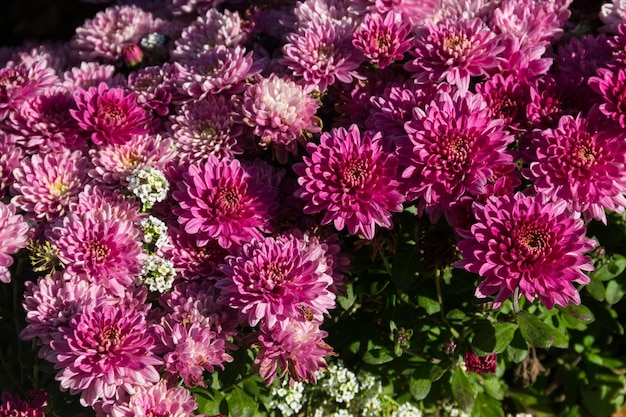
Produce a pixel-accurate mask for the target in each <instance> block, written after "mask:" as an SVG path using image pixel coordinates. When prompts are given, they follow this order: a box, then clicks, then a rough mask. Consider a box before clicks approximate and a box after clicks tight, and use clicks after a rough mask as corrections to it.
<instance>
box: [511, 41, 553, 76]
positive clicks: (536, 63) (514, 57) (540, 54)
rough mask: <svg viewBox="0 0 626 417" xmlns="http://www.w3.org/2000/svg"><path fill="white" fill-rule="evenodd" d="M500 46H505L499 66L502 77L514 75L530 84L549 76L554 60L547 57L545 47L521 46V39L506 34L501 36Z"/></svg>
mask: <svg viewBox="0 0 626 417" xmlns="http://www.w3.org/2000/svg"><path fill="white" fill-rule="evenodd" d="M500 44H501V45H502V46H504V51H502V53H501V54H500V58H501V59H500V65H499V68H500V71H499V73H500V74H501V75H502V76H508V75H514V76H516V77H517V78H518V79H519V80H520V81H524V82H527V83H528V82H531V81H532V80H534V79H535V78H538V77H539V76H542V75H545V74H547V72H548V71H549V70H550V67H551V66H552V62H553V59H552V58H550V57H548V56H547V54H546V47H545V46H543V45H524V46H521V45H520V41H519V39H517V38H515V37H514V36H512V35H506V34H505V35H500Z"/></svg>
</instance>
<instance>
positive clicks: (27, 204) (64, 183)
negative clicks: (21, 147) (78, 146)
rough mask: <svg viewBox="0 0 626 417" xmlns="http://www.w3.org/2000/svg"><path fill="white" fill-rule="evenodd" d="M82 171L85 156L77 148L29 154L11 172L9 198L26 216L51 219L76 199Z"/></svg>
mask: <svg viewBox="0 0 626 417" xmlns="http://www.w3.org/2000/svg"><path fill="white" fill-rule="evenodd" d="M86 174H87V159H86V158H85V157H84V156H83V155H82V154H81V152H80V151H74V152H72V153H70V152H69V151H66V152H63V153H49V154H45V155H43V156H42V155H40V154H35V155H32V156H31V157H30V158H28V159H24V160H23V161H22V163H21V165H20V166H19V167H18V168H17V169H16V170H15V172H14V173H13V176H14V177H15V182H14V183H13V185H12V187H11V190H12V191H13V194H14V197H13V199H12V202H13V204H15V205H16V206H17V207H19V208H20V209H21V210H24V211H26V212H28V213H29V216H32V217H34V218H36V219H38V220H45V221H48V222H52V221H54V220H56V219H58V218H59V217H61V216H62V215H64V214H65V213H66V212H67V209H68V207H69V205H70V204H71V203H72V202H74V201H76V199H77V196H78V193H79V192H80V191H81V190H82V189H83V187H84V185H85V184H86V183H87V175H86Z"/></svg>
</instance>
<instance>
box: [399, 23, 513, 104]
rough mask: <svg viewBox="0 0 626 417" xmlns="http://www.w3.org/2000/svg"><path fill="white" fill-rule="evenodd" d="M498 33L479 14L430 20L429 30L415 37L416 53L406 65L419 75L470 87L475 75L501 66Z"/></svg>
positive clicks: (466, 87) (463, 88) (413, 53)
mask: <svg viewBox="0 0 626 417" xmlns="http://www.w3.org/2000/svg"><path fill="white" fill-rule="evenodd" d="M503 49H504V48H503V47H501V46H499V45H498V39H497V37H496V35H495V34H494V33H493V32H492V31H491V30H490V29H489V28H488V27H487V26H486V25H485V24H484V23H483V21H482V20H480V19H479V18H474V19H462V20H458V21H454V20H449V19H446V20H443V21H441V22H438V23H432V22H429V23H428V25H427V31H426V32H425V35H424V36H422V37H418V38H417V39H416V40H415V49H414V50H412V51H411V52H410V53H411V54H412V55H413V56H414V57H415V59H413V60H412V61H409V62H407V63H406V64H405V65H404V68H405V69H406V70H407V71H409V72H413V73H415V76H416V77H417V78H418V79H426V80H429V81H431V82H436V83H437V82H441V81H446V82H447V83H449V84H451V85H455V86H456V87H457V88H458V89H459V90H460V91H462V92H465V91H467V90H468V88H469V84H470V78H471V77H472V76H474V77H476V76H481V75H485V74H487V73H488V71H490V70H493V69H495V68H496V67H497V66H498V61H499V60H498V54H499V53H500V52H502V50H503Z"/></svg>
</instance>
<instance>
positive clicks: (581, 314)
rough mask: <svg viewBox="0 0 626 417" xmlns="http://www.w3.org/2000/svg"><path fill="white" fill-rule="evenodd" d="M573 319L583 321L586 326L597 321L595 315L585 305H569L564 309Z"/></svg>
mask: <svg viewBox="0 0 626 417" xmlns="http://www.w3.org/2000/svg"><path fill="white" fill-rule="evenodd" d="M564 310H565V311H566V312H567V313H568V314H569V315H571V316H572V317H574V318H576V319H578V320H580V321H582V322H583V323H585V324H589V323H592V322H593V321H594V320H595V317H594V316H593V313H592V312H591V310H589V308H587V307H586V306H584V305H582V304H581V305H574V304H568V305H567V307H565V309H564Z"/></svg>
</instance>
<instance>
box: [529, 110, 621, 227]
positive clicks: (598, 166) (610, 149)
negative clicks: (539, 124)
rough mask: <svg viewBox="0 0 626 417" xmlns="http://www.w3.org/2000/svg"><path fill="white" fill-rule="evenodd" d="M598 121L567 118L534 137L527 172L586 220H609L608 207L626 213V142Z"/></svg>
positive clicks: (543, 190) (541, 189)
mask: <svg viewBox="0 0 626 417" xmlns="http://www.w3.org/2000/svg"><path fill="white" fill-rule="evenodd" d="M592 117H593V116H592ZM597 121H598V120H597V118H596V119H595V120H594V119H593V118H592V119H590V120H589V121H587V120H586V119H584V118H583V117H582V116H580V115H579V116H577V117H576V118H573V117H572V116H563V117H561V119H560V120H559V125H558V127H556V128H555V129H547V130H544V131H542V132H541V134H540V136H537V137H536V138H535V139H534V140H533V141H532V146H531V149H530V152H529V154H528V155H527V157H526V158H525V159H526V160H527V161H528V162H530V167H529V168H528V169H526V170H524V171H523V173H524V175H525V176H526V178H528V179H530V180H531V181H533V186H534V188H535V190H536V191H537V192H539V193H542V194H545V195H546V196H547V197H548V198H549V199H550V200H552V201H559V200H565V201H566V202H567V205H568V208H569V209H571V210H574V211H576V212H579V213H583V214H584V215H585V219H587V220H588V219H591V218H593V219H596V220H600V221H602V222H604V223H605V224H606V214H605V212H604V210H605V209H606V210H614V211H617V212H618V213H622V212H623V211H624V208H625V207H626V172H625V170H624V167H625V166H626V142H624V138H623V135H622V134H621V133H619V132H616V131H614V130H610V129H605V128H604V129H603V128H602V127H601V126H600V128H598V126H597V124H598V123H597Z"/></svg>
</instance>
